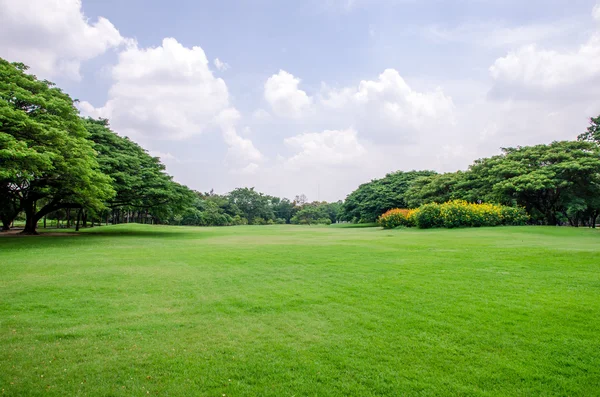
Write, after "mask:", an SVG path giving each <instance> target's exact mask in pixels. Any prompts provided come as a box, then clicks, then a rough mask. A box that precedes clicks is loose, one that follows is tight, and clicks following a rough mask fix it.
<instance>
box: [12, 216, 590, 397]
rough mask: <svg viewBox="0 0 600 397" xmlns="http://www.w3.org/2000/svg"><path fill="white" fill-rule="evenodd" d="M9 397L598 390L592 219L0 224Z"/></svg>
mask: <svg viewBox="0 0 600 397" xmlns="http://www.w3.org/2000/svg"><path fill="white" fill-rule="evenodd" d="M0 354H1V359H0V389H1V393H3V394H4V395H10V396H37V395H44V396H142V395H160V396H224V395H226V396H384V395H388V396H398V395H407V396H440V395H443V396H446V395H461V396H551V395H556V396H594V395H600V232H599V231H596V230H590V229H572V228H542V227H514V228H485V229H460V230H429V231H423V230H393V231H383V230H381V229H379V228H344V227H301V226H257V227H253V226H247V227H230V228H184V227H164V226H163V227H161V226H154V227H152V226H141V225H121V226H115V227H102V228H98V227H96V228H94V229H88V230H85V231H84V232H83V233H81V235H79V236H52V237H51V236H45V237H44V236H41V237H12V236H6V237H0Z"/></svg>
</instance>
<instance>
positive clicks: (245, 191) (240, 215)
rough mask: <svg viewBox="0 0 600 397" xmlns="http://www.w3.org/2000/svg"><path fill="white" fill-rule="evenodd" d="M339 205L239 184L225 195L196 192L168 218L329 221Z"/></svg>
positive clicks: (211, 222) (220, 222)
mask: <svg viewBox="0 0 600 397" xmlns="http://www.w3.org/2000/svg"><path fill="white" fill-rule="evenodd" d="M340 208H341V202H338V203H325V202H314V203H307V202H306V198H305V197H303V196H297V197H296V198H295V199H294V200H293V201H291V200H289V199H287V198H279V197H274V196H269V195H266V194H263V193H260V192H257V191H256V190H254V188H238V189H235V190H233V191H232V192H230V193H228V194H225V195H219V194H215V193H214V192H210V193H199V192H196V198H195V200H194V203H193V205H191V206H189V207H188V208H187V209H186V210H185V211H184V212H183V213H182V214H181V215H180V216H176V217H173V218H171V219H170V220H169V222H170V223H172V224H180V225H190V226H229V225H247V224H250V225H272V224H289V223H294V224H331V223H334V222H336V221H337V220H338V215H339V211H340Z"/></svg>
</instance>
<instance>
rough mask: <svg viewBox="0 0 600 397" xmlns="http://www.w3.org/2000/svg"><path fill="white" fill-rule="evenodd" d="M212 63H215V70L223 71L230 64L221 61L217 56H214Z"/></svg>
mask: <svg viewBox="0 0 600 397" xmlns="http://www.w3.org/2000/svg"><path fill="white" fill-rule="evenodd" d="M214 64H215V67H216V68H217V70H219V71H221V72H224V71H226V70H228V69H229V68H230V66H229V64H228V63H227V62H223V61H221V60H220V59H219V58H215V61H214Z"/></svg>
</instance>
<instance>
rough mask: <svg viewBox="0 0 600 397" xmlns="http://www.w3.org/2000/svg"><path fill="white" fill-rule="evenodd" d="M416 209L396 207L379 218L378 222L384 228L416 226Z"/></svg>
mask: <svg viewBox="0 0 600 397" xmlns="http://www.w3.org/2000/svg"><path fill="white" fill-rule="evenodd" d="M415 211H416V210H408V209H402V208H394V209H391V210H389V211H387V212H385V213H384V214H383V215H381V216H380V217H379V218H378V219H377V223H378V224H379V225H380V226H381V227H383V228H384V229H395V228H397V227H413V226H416V220H415V216H414V213H415Z"/></svg>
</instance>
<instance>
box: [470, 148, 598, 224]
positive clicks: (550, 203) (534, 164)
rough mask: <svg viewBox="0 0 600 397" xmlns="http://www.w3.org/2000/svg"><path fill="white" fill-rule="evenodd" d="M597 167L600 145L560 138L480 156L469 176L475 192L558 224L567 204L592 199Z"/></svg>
mask: <svg viewBox="0 0 600 397" xmlns="http://www.w3.org/2000/svg"><path fill="white" fill-rule="evenodd" d="M599 173H600V148H599V147H598V146H597V145H595V144H593V143H590V142H582V141H561V142H553V143H551V144H550V145H536V146H526V147H517V148H506V149H503V153H502V154H501V155H498V156H494V157H491V158H489V159H482V160H478V161H477V162H476V163H475V164H474V165H473V166H472V167H471V168H470V170H469V172H468V173H467V175H466V178H465V179H466V180H467V181H469V183H470V184H471V195H472V196H473V197H483V198H484V199H486V200H488V201H497V202H501V203H505V204H517V205H520V206H523V207H525V208H526V210H527V212H528V213H529V214H530V215H532V217H533V219H538V220H540V221H542V222H543V223H546V224H551V225H555V224H557V223H559V219H560V218H561V216H562V215H568V210H569V207H571V208H573V207H574V206H576V205H577V206H581V205H586V203H587V202H589V203H590V204H591V201H589V200H590V199H591V197H593V196H594V191H595V186H596V183H597V181H598V174H599ZM586 197H588V199H587V200H588V201H586Z"/></svg>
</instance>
